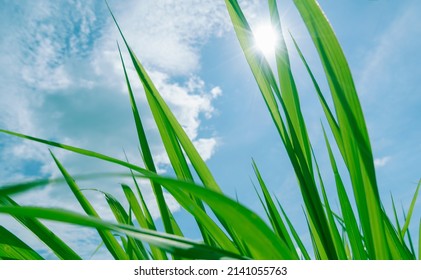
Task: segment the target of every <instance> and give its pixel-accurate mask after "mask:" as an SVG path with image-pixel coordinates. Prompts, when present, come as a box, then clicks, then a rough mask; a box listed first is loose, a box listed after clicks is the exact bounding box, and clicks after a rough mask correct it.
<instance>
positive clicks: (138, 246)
mask: <svg viewBox="0 0 421 280" xmlns="http://www.w3.org/2000/svg"><path fill="white" fill-rule="evenodd" d="M102 193H103V194H104V195H105V199H106V200H107V203H108V205H109V206H110V209H111V211H112V212H113V214H114V217H115V218H116V220H117V222H118V223H120V224H126V225H131V226H133V223H132V222H131V218H130V217H129V214H127V212H126V210H125V209H124V207H123V206H122V205H121V203H120V202H119V201H118V200H117V199H115V198H114V197H113V196H112V195H111V194H109V193H105V192H102ZM126 248H127V249H126V253H127V254H128V255H129V256H130V259H134V258H136V259H140V260H145V259H149V256H148V253H147V251H146V249H145V247H144V246H143V244H142V242H136V240H135V239H133V238H132V237H130V236H127V247H126Z"/></svg>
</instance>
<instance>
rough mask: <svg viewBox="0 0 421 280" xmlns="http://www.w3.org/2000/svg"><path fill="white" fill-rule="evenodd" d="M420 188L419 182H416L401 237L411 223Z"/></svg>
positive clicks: (420, 182)
mask: <svg viewBox="0 0 421 280" xmlns="http://www.w3.org/2000/svg"><path fill="white" fill-rule="evenodd" d="M420 187H421V180H420V181H419V182H418V186H417V189H416V190H415V193H414V196H413V197H412V201H411V205H410V206H409V209H408V214H407V217H406V220H405V224H404V225H403V228H402V231H401V232H402V236H405V234H406V232H407V231H408V227H409V223H410V222H411V217H412V213H413V212H414V208H415V203H416V202H417V198H418V193H419V191H420Z"/></svg>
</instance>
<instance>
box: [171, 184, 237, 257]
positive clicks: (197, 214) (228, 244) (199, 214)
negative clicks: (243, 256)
mask: <svg viewBox="0 0 421 280" xmlns="http://www.w3.org/2000/svg"><path fill="white" fill-rule="evenodd" d="M165 187H167V186H165ZM170 192H171V194H172V195H173V196H174V198H175V199H176V200H177V201H178V203H180V205H181V206H182V207H183V208H185V209H186V210H187V211H188V212H190V214H191V215H192V216H193V217H194V218H195V219H196V221H197V222H198V223H199V224H200V225H201V226H202V228H204V229H206V231H207V232H208V234H209V235H210V237H211V238H212V239H213V240H214V241H215V242H216V244H215V247H219V248H224V250H227V251H230V252H233V253H236V254H238V253H239V252H238V250H237V248H236V247H235V246H234V244H233V243H232V241H231V240H230V239H229V238H228V237H227V236H226V235H225V233H224V232H223V231H222V229H221V228H220V227H219V226H218V225H217V224H216V223H215V222H214V221H213V220H212V219H211V218H210V217H209V216H208V215H207V214H206V212H204V211H203V210H202V209H201V208H200V207H199V206H198V205H197V204H196V203H194V201H193V200H191V198H190V196H189V195H187V194H186V193H185V192H183V191H179V190H177V189H176V188H174V189H172V190H171V191H170Z"/></svg>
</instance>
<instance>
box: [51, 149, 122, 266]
mask: <svg viewBox="0 0 421 280" xmlns="http://www.w3.org/2000/svg"><path fill="white" fill-rule="evenodd" d="M50 153H51V156H52V157H53V159H54V161H55V163H56V164H57V167H58V168H59V169H60V172H61V174H62V175H63V177H64V178H65V179H66V182H67V184H68V185H69V187H70V190H71V191H72V192H73V194H74V196H75V197H76V199H77V200H78V202H79V204H80V205H81V206H82V208H83V210H84V211H85V212H86V214H88V215H90V216H93V217H99V215H98V213H97V212H96V211H95V209H94V208H93V207H92V205H91V203H90V202H89V201H88V200H87V199H86V197H85V196H84V195H83V194H82V192H81V191H80V189H79V187H78V185H77V184H76V182H75V180H74V179H73V178H72V177H71V176H70V174H69V173H68V172H67V171H66V169H65V168H64V167H63V165H62V164H61V163H60V162H59V160H58V159H57V158H56V157H55V156H54V154H53V153H52V152H51V151H50ZM98 234H99V235H100V236H101V238H102V240H103V241H104V244H105V246H106V247H107V249H108V250H109V251H110V253H111V255H113V257H114V258H115V259H119V260H126V259H128V256H127V254H126V252H124V250H123V248H122V247H121V246H120V244H119V243H118V241H117V240H116V239H115V237H114V236H113V235H112V234H111V233H110V232H108V231H103V230H98Z"/></svg>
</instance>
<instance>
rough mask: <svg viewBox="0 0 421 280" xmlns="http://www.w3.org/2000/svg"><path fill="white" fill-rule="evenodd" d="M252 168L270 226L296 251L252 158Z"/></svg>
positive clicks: (292, 250)
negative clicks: (263, 200) (264, 203)
mask: <svg viewBox="0 0 421 280" xmlns="http://www.w3.org/2000/svg"><path fill="white" fill-rule="evenodd" d="M253 169H254V172H255V174H256V176H257V180H258V181H259V184H260V189H261V190H262V192H263V197H264V198H265V202H266V206H267V211H268V213H269V217H270V220H271V222H272V226H273V228H274V230H275V232H276V233H277V234H278V235H279V237H280V238H282V240H283V241H284V242H285V243H286V244H287V245H288V247H289V249H290V250H291V252H295V253H296V251H295V246H294V244H293V242H292V240H291V237H290V235H289V233H288V230H287V229H286V226H285V224H284V221H283V220H282V218H281V215H280V214H279V212H278V209H276V206H275V203H274V202H273V200H272V197H271V196H270V194H269V191H268V189H267V187H266V184H265V182H264V180H263V178H262V176H261V174H260V171H259V169H258V167H257V165H256V163H255V161H254V160H253ZM296 257H297V258H298V255H296Z"/></svg>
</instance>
